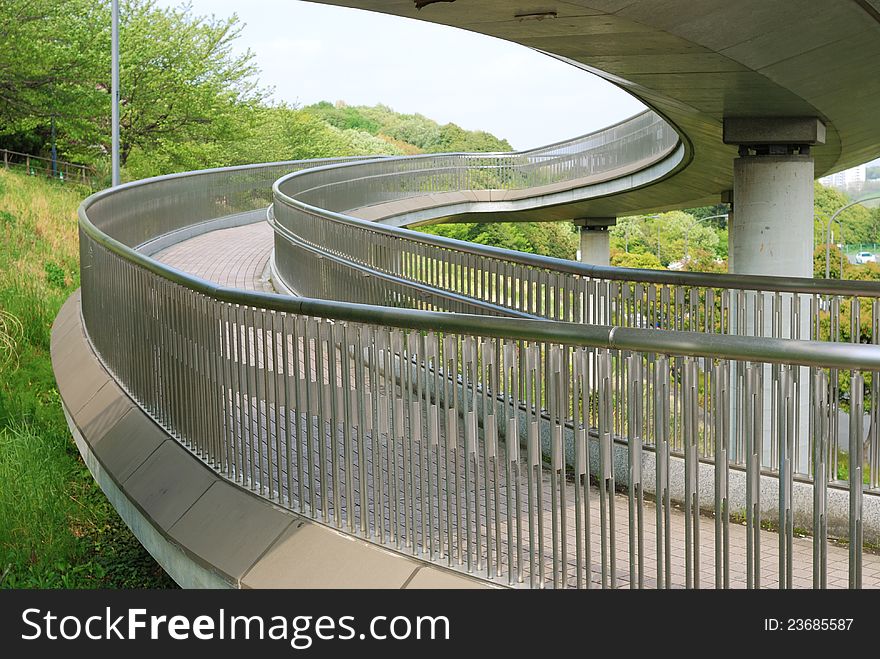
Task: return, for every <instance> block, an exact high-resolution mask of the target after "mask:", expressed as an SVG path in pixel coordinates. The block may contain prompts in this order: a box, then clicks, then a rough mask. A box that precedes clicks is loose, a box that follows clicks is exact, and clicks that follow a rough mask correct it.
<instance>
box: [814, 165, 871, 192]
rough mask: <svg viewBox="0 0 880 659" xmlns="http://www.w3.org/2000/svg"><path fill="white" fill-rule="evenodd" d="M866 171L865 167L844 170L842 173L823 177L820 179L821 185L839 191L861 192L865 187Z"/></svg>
mask: <svg viewBox="0 0 880 659" xmlns="http://www.w3.org/2000/svg"><path fill="white" fill-rule="evenodd" d="M866 169H867V168H866V166H865V165H859V166H857V167H852V168H850V169H844V170H843V171H842V172H837V173H836V174H831V175H830V176H823V177H822V178H820V179H819V183H821V184H822V185H824V186H826V187H829V188H836V189H837V190H853V189H858V190H860V189H861V188H862V187H864V185H865V173H866Z"/></svg>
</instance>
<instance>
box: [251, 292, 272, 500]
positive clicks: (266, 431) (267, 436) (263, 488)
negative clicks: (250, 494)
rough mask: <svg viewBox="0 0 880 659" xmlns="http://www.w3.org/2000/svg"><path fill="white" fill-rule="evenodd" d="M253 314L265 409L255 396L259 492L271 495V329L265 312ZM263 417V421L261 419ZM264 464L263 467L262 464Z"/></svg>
mask: <svg viewBox="0 0 880 659" xmlns="http://www.w3.org/2000/svg"><path fill="white" fill-rule="evenodd" d="M254 313H255V316H256V317H258V318H259V322H257V321H256V320H255V322H254V327H255V331H256V328H259V332H260V340H259V341H258V342H257V354H258V355H260V360H259V362H258V366H257V369H259V368H261V367H262V369H263V377H262V378H260V382H261V383H262V388H263V391H262V403H263V408H264V409H265V413H263V414H261V413H260V397H258V398H257V418H258V420H259V421H260V425H259V427H260V432H261V433H262V438H261V439H260V451H259V457H260V490H259V491H260V493H261V494H262V495H263V496H269V497H271V496H272V489H273V487H272V478H273V475H272V428H271V423H270V419H271V416H272V415H271V413H270V412H269V391H270V389H269V371H270V370H271V366H270V364H269V341H268V340H267V337H266V333H267V332H270V331H271V330H270V329H268V328H267V323H266V312H265V311H263V310H262V309H261V310H259V312H257V310H256V309H255V310H254ZM257 375H258V376H259V370H258V371H257ZM259 387H260V385H259V384H258V385H257V391H258V392H259V390H260V389H259ZM264 418H265V422H263V419H264ZM264 445H265V461H264V460H263V458H264V456H263V446H264ZM264 464H265V469H264V468H263V465H264Z"/></svg>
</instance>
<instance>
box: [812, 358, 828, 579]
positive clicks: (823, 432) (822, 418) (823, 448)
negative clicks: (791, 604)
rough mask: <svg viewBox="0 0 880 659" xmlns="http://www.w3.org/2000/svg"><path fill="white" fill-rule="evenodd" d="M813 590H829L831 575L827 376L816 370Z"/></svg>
mask: <svg viewBox="0 0 880 659" xmlns="http://www.w3.org/2000/svg"><path fill="white" fill-rule="evenodd" d="M813 378H814V380H815V384H814V386H813V410H814V411H813V418H814V419H815V422H814V424H813V588H823V589H824V588H827V586H828V584H827V575H828V513H827V510H828V433H829V431H830V427H829V418H828V413H829V409H828V376H827V375H826V373H825V369H813Z"/></svg>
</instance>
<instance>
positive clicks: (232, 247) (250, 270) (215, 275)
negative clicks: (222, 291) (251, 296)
mask: <svg viewBox="0 0 880 659" xmlns="http://www.w3.org/2000/svg"><path fill="white" fill-rule="evenodd" d="M271 253H272V228H271V227H270V226H269V225H268V224H267V223H266V222H257V223H255V224H248V225H245V226H242V227H234V228H232V229H219V230H218V231H211V232H210V233H205V234H202V235H201V236H196V237H195V238H190V239H189V240H184V241H183V242H180V243H177V244H176V245H172V246H171V247H168V248H166V249H163V250H162V251H160V252H157V253H156V254H154V255H153V258H154V259H156V260H158V261H162V262H163V263H167V264H168V265H170V266H173V267H175V268H177V269H178V270H183V271H184V272H188V273H190V274H192V275H195V276H197V277H201V278H203V279H207V280H209V281H213V282H216V283H218V284H223V285H225V286H233V287H235V288H245V289H247V290H251V291H260V292H265V293H274V292H275V289H274V288H272V284H271V283H269V281H268V280H267V279H265V278H264V276H263V275H264V272H265V270H266V265H267V264H268V262H269V255H270V254H271Z"/></svg>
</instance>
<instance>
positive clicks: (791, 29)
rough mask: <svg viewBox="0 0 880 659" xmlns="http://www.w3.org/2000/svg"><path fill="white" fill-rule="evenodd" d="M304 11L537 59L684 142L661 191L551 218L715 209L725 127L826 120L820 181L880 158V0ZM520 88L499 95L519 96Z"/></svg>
mask: <svg viewBox="0 0 880 659" xmlns="http://www.w3.org/2000/svg"><path fill="white" fill-rule="evenodd" d="M309 1H311V2H319V3H320V4H327V5H337V6H343V7H355V8H358V9H365V10H369V11H376V12H381V13H386V14H393V15H396V16H401V17H405V18H412V19H416V20H422V21H430V22H433V23H439V24H443V25H449V26H452V27H457V28H462V29H466V30H470V31H473V32H478V33H481V34H486V35H489V36H493V37H497V38H500V39H505V40H508V41H513V42H516V43H520V44H523V45H524V46H528V47H530V48H534V49H536V50H539V51H541V52H544V53H547V54H548V55H550V56H553V57H557V58H558V59H560V60H563V61H565V62H568V63H570V64H573V65H575V66H578V67H581V68H583V69H585V70H587V71H590V72H591V73H594V74H596V75H598V76H600V77H602V78H604V79H606V80H608V81H609V82H611V83H613V84H615V85H617V86H619V87H621V88H622V89H624V90H626V91H628V92H629V93H631V94H632V95H633V96H635V97H637V98H638V99H639V100H641V101H642V102H643V103H645V104H646V105H647V106H648V107H650V108H652V109H654V110H656V111H657V112H658V113H659V114H661V115H662V116H663V117H665V118H666V119H667V120H668V121H669V122H670V123H671V124H672V125H673V126H675V127H676V129H677V130H678V131H679V133H680V134H681V136H682V138H683V139H684V141H685V143H686V144H687V146H688V149H689V152H690V157H691V158H692V159H691V161H690V164H689V165H688V166H687V167H686V168H684V169H683V170H682V171H681V172H679V173H678V174H676V175H675V176H674V177H670V178H669V179H668V180H666V181H664V182H663V183H662V184H658V185H652V186H650V187H647V188H645V189H641V190H639V191H637V192H632V193H629V192H628V193H626V194H624V195H621V196H620V197H608V198H606V199H597V200H591V201H589V202H587V203H584V204H579V205H575V206H572V207H560V208H556V209H553V208H547V209H544V210H543V213H542V218H543V219H548V220H550V219H570V218H572V217H580V216H610V215H624V214H630V213H635V212H653V211H662V210H669V209H672V208H683V207H693V206H699V205H705V204H715V203H719V202H720V201H722V195H723V194H725V193H726V192H727V191H730V190H732V189H733V184H734V181H733V164H732V163H733V160H734V159H735V158H736V157H737V155H738V149H737V147H738V145H737V144H725V143H724V135H723V132H724V131H723V124H724V120H725V119H728V118H745V117H750V118H786V117H801V118H815V119H818V120H819V121H821V122H822V123H823V124H824V126H825V139H824V144H821V145H817V146H815V147H814V148H813V149H812V156H813V158H814V161H815V176H816V177H819V176H823V175H825V174H827V173H831V172H836V171H839V170H842V169H846V168H848V167H852V166H854V165H857V164H860V163H863V162H866V161H868V160H871V159H872V158H875V157H877V156H878V155H880V125H878V123H877V122H876V120H875V118H876V116H877V114H878V112H880V76H877V75H876V71H877V66H876V63H877V62H878V61H880V2H876V0H832V1H830V2H829V1H827V0H786V1H784V2H766V1H763V0H743V1H741V2H729V1H727V0H701V1H700V2H688V1H686V0H669V1H663V2H645V1H638V0H568V1H565V2H555V1H550V2H531V1H528V0H527V1H525V2H509V1H508V0H454V1H453V2H448V1H440V2H434V3H427V2H424V1H421V2H414V1H413V0H309ZM417 5H424V6H422V7H421V9H419V8H417ZM463 75H466V72H463ZM527 88H528V83H527V82H525V83H524V84H523V89H524V90H526V89H527ZM518 91H519V90H502V89H499V90H498V93H499V94H510V96H511V97H512V98H513V97H514V96H515V94H516V93H517V92H518ZM584 113H585V114H587V113H589V108H584Z"/></svg>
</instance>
